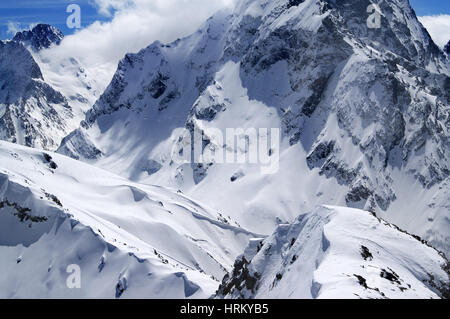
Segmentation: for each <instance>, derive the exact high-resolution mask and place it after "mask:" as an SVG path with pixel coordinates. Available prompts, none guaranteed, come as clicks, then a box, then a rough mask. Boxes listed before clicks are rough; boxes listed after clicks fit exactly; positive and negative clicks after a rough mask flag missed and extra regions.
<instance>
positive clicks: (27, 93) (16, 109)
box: [0, 41, 73, 149]
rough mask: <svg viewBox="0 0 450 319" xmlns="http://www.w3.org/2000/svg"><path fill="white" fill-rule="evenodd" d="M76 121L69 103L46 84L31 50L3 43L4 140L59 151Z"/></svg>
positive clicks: (0, 122) (0, 116)
mask: <svg viewBox="0 0 450 319" xmlns="http://www.w3.org/2000/svg"><path fill="white" fill-rule="evenodd" d="M72 117H73V115H72V109H71V107H70V105H69V104H68V102H67V99H66V98H65V97H64V96H63V95H62V94H61V93H59V92H58V91H56V90H54V89H53V88H52V87H51V86H50V85H48V84H47V83H46V82H45V81H44V78H43V76H42V73H41V70H40V68H39V66H38V65H37V63H36V62H35V60H34V59H33V57H32V56H31V54H30V53H29V52H28V50H27V49H26V48H25V47H24V46H23V45H22V44H20V43H17V42H14V41H6V42H5V41H0V139H2V140H6V141H10V142H13V143H18V144H22V145H27V146H33V147H38V148H43V149H56V148H57V147H58V145H59V143H60V141H61V139H62V137H64V135H66V134H67V133H68V132H69V131H70V129H71V127H70V126H68V125H67V119H70V118H72Z"/></svg>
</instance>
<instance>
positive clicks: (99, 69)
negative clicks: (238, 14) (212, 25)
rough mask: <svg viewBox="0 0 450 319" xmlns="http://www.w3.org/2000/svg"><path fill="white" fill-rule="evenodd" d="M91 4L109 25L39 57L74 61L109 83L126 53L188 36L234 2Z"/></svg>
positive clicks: (106, 0)
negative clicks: (108, 16)
mask: <svg viewBox="0 0 450 319" xmlns="http://www.w3.org/2000/svg"><path fill="white" fill-rule="evenodd" d="M92 1H94V2H95V4H96V6H97V7H98V10H99V12H100V13H101V14H104V15H108V14H110V15H113V18H112V20H111V22H104V23H101V22H98V21H97V22H95V23H93V24H92V25H90V26H89V27H87V28H85V29H82V30H80V31H78V32H76V33H75V34H73V35H69V36H67V37H66V38H65V39H64V40H63V41H62V43H61V45H60V46H58V47H53V48H52V49H50V50H47V51H46V52H43V53H42V54H43V55H45V57H46V58H47V59H46V60H49V61H52V63H57V62H53V60H55V61H56V60H60V61H61V60H62V59H64V58H67V57H75V58H76V59H78V60H79V61H81V62H82V64H83V65H84V66H85V67H86V69H87V70H88V71H90V70H91V73H94V72H95V73H96V75H97V74H98V75H99V76H101V77H102V78H103V76H104V79H105V81H107V82H109V80H110V78H111V77H112V75H113V73H114V72H115V70H116V68H117V64H118V62H119V60H120V59H122V58H123V57H124V56H125V54H126V53H129V52H137V51H139V50H140V49H142V48H145V47H147V46H148V45H150V44H151V43H152V42H154V41H155V40H160V41H161V42H169V41H173V40H176V39H177V38H180V37H183V36H187V35H189V34H190V33H193V32H195V31H196V30H197V28H198V27H199V26H200V25H201V24H202V23H203V22H204V21H206V19H207V18H208V17H210V16H211V15H213V14H214V13H215V12H216V11H217V10H219V9H221V8H224V7H227V6H232V4H233V1H234V0H151V1H150V0H126V1H124V0H92ZM81 19H83V12H81ZM102 74H103V75H102ZM108 78H109V79H108ZM106 84H107V83H106Z"/></svg>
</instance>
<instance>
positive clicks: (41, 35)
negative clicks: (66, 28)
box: [13, 24, 64, 51]
mask: <svg viewBox="0 0 450 319" xmlns="http://www.w3.org/2000/svg"><path fill="white" fill-rule="evenodd" d="M63 38H64V35H63V33H62V32H61V31H60V30H58V29H57V28H55V27H54V26H51V25H49V24H38V25H36V26H35V27H34V28H33V29H31V30H27V31H22V32H17V33H16V35H15V36H14V38H13V41H16V42H20V43H22V44H24V45H30V46H31V47H32V48H33V50H35V51H39V50H42V49H48V48H49V47H50V46H51V45H52V44H56V45H59V44H60V43H61V41H62V39H63Z"/></svg>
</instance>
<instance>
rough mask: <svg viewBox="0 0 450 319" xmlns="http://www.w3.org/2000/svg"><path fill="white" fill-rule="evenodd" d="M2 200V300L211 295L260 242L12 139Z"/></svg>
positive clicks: (218, 218)
mask: <svg viewBox="0 0 450 319" xmlns="http://www.w3.org/2000/svg"><path fill="white" fill-rule="evenodd" d="M0 203H1V204H0V256H1V258H0V270H1V274H2V275H1V276H0V287H2V289H0V297H1V298H26V297H31V298H58V297H82V298H90V297H99V298H114V297H134V298H187V297H191V298H207V297H210V296H211V295H212V294H213V293H214V292H215V290H216V289H217V286H218V283H219V281H220V280H221V279H222V277H223V276H224V275H225V273H226V272H227V271H229V270H230V269H231V267H232V264H233V262H234V259H235V257H236V256H237V255H238V254H240V253H241V252H242V250H243V247H245V245H246V244H247V242H248V240H249V238H250V237H254V236H255V234H251V233H249V232H247V231H245V230H244V229H242V228H240V227H239V226H238V225H236V224H235V223H234V222H233V221H232V220H230V219H229V218H228V217H226V216H222V215H221V214H220V213H219V212H215V211H212V210H210V209H208V208H206V207H203V206H202V205H199V204H197V203H195V202H194V201H192V200H190V199H189V198H187V197H185V196H184V195H183V194H180V193H177V192H176V191H171V190H168V189H165V188H162V187H157V186H148V185H142V184H137V183H131V182H129V181H127V180H125V179H123V178H120V177H118V176H116V175H113V174H111V173H108V172H106V171H103V170H101V169H98V168H95V167H92V166H89V165H86V164H83V163H81V162H77V161H75V160H72V159H70V158H67V157H64V156H61V155H58V154H53V153H47V152H43V151H38V150H34V149H29V148H25V147H22V146H17V145H14V144H9V143H7V142H0ZM72 264H75V265H79V266H80V268H81V279H82V283H81V289H68V287H67V286H66V280H67V278H68V277H69V273H67V272H66V270H67V267H68V266H69V265H72Z"/></svg>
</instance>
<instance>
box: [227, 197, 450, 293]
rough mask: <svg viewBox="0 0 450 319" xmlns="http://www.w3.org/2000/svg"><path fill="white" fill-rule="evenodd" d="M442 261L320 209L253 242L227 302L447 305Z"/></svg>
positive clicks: (350, 217) (380, 224)
mask: <svg viewBox="0 0 450 319" xmlns="http://www.w3.org/2000/svg"><path fill="white" fill-rule="evenodd" d="M449 275H450V264H449V262H448V261H447V259H446V258H445V256H444V255H443V254H442V253H439V252H438V251H436V250H435V249H434V248H431V247H430V246H428V245H427V244H425V243H424V242H422V241H421V240H419V239H418V238H415V237H413V236H411V235H409V234H407V233H405V232H403V231H400V230H399V229H398V228H397V227H395V226H393V225H391V224H389V223H387V222H385V221H383V220H381V219H378V218H376V217H375V216H373V215H372V214H371V213H369V212H365V211H361V210H358V209H351V208H343V207H335V206H322V207H319V208H317V209H316V210H314V211H312V212H310V213H308V214H304V215H301V216H300V217H298V218H297V220H296V221H295V222H294V223H292V224H283V225H280V226H279V227H278V228H277V230H276V231H275V232H274V234H273V235H271V236H270V237H269V238H267V239H255V240H252V242H251V244H250V245H249V247H248V248H247V249H246V251H245V253H244V254H243V255H242V256H240V257H239V258H238V259H237V261H236V264H235V269H234V270H233V272H232V274H231V275H230V276H226V277H225V278H224V281H223V283H222V285H221V287H220V288H219V297H225V298H321V299H322V298H325V299H330V298H331V299H341V298H413V299H415V298H441V297H444V298H449V293H450V289H449V287H450V278H449Z"/></svg>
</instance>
